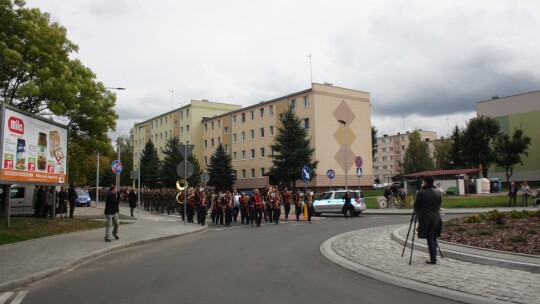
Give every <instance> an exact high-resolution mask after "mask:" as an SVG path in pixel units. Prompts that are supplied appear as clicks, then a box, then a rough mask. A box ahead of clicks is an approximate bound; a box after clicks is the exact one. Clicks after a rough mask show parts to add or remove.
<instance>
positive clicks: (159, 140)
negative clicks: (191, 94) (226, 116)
mask: <svg viewBox="0 0 540 304" xmlns="http://www.w3.org/2000/svg"><path fill="white" fill-rule="evenodd" d="M240 108H241V106H240V105H235V104H226V103H217V102H210V101H208V100H192V101H191V102H190V103H189V104H188V105H185V106H183V107H180V108H178V109H175V110H172V111H170V112H167V113H164V114H161V115H159V116H156V117H153V118H150V119H148V120H146V121H143V122H140V123H135V125H134V127H133V129H132V130H131V134H132V147H133V151H134V153H133V164H134V165H133V169H134V170H138V161H139V157H140V155H141V151H142V150H144V146H145V144H146V143H147V142H148V141H149V140H152V142H153V143H154V145H155V147H156V149H157V151H158V155H159V158H160V159H163V157H164V155H163V149H164V148H165V145H166V143H167V140H168V139H170V138H172V137H178V138H179V140H180V143H185V144H192V145H195V147H194V149H193V152H192V153H194V155H196V156H199V157H198V159H199V161H200V160H201V157H200V155H202V152H203V148H202V129H201V121H202V120H203V118H204V117H211V116H215V115H221V114H223V113H227V112H230V111H234V110H237V109H240Z"/></svg>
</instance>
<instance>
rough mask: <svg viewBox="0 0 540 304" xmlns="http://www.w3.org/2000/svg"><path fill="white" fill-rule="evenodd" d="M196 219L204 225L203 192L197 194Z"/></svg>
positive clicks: (204, 201) (204, 200) (204, 199)
mask: <svg viewBox="0 0 540 304" xmlns="http://www.w3.org/2000/svg"><path fill="white" fill-rule="evenodd" d="M197 219H198V222H199V224H201V225H202V226H204V225H206V196H205V195H204V193H201V194H200V195H199V209H198V210H197Z"/></svg>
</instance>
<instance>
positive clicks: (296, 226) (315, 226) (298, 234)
mask: <svg viewBox="0 0 540 304" xmlns="http://www.w3.org/2000/svg"><path fill="white" fill-rule="evenodd" d="M409 220H410V217H409V216H400V215H394V216H375V215H372V216H370V215H362V216H360V217H359V218H355V219H354V220H345V219H343V218H341V217H326V219H321V220H317V221H314V223H312V224H309V223H306V222H299V223H297V222H285V221H282V222H280V224H279V225H274V224H268V225H263V226H262V227H260V228H257V227H250V226H238V225H237V226H234V225H233V227H232V228H223V227H222V226H212V228H211V229H209V230H207V231H205V232H202V233H198V234H194V235H189V236H185V237H181V238H177V239H172V240H166V241H160V242H154V243H149V244H145V245H141V246H135V247H129V248H126V249H123V250H120V251H116V252H113V253H111V254H108V255H106V256H103V257H100V258H97V259H94V260H92V261H89V262H87V263H85V264H83V265H80V266H79V267H77V268H74V269H72V270H70V271H67V272H64V273H62V274H59V275H56V276H53V277H51V278H49V279H46V280H43V281H39V282H36V283H33V284H31V285H28V286H26V287H24V288H22V289H21V290H24V291H27V292H28V293H27V294H26V296H25V298H24V300H23V301H22V303H24V304H31V303H40V304H48V303H50V304H53V303H54V304H58V303H77V304H83V303H115V304H118V303H130V304H137V303H141V304H142V303H144V304H148V303H156V304H157V303H220V304H227V303H231V304H232V303H258V304H259V303H295V304H301V303H414V304H419V303H457V302H453V301H449V300H446V299H441V298H437V297H434V296H430V295H426V294H423V293H419V292H416V291H412V290H407V289H404V288H400V287H395V286H393V285H389V284H386V283H383V282H379V281H376V280H373V279H371V278H367V277H364V276H362V275H359V274H357V273H355V272H352V271H349V270H346V269H344V268H342V267H340V266H338V265H336V264H334V263H333V262H331V261H329V260H327V259H326V258H325V257H323V256H322V254H321V253H320V250H319V247H320V245H321V243H322V242H323V241H325V240H326V239H328V238H330V237H332V236H335V235H338V234H341V233H344V232H347V231H352V230H357V229H361V228H369V227H374V226H383V225H390V224H399V223H403V224H407V223H408V221H409ZM123 229H129V227H125V228H123ZM395 258H396V260H397V259H402V257H401V256H396V257H395Z"/></svg>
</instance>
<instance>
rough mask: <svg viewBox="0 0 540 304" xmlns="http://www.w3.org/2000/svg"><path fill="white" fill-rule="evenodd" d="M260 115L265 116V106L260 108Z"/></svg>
mask: <svg viewBox="0 0 540 304" xmlns="http://www.w3.org/2000/svg"><path fill="white" fill-rule="evenodd" d="M259 116H260V117H261V118H263V117H264V108H260V109H259Z"/></svg>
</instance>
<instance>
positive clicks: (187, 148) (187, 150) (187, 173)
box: [176, 145, 195, 226]
mask: <svg viewBox="0 0 540 304" xmlns="http://www.w3.org/2000/svg"><path fill="white" fill-rule="evenodd" d="M179 148H180V151H184V152H183V153H182V152H180V153H182V156H184V160H183V161H181V162H180V163H178V165H177V166H176V173H178V175H179V176H180V177H182V178H184V183H185V184H186V189H185V190H184V191H186V193H184V226H185V225H186V222H187V221H186V219H187V213H186V205H187V191H188V189H187V188H188V186H189V185H188V182H187V179H188V178H189V177H191V175H192V174H193V170H194V168H193V164H192V163H191V162H190V161H189V160H188V156H189V155H190V154H191V151H193V148H195V145H179ZM182 167H183V168H182ZM182 169H183V170H182Z"/></svg>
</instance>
